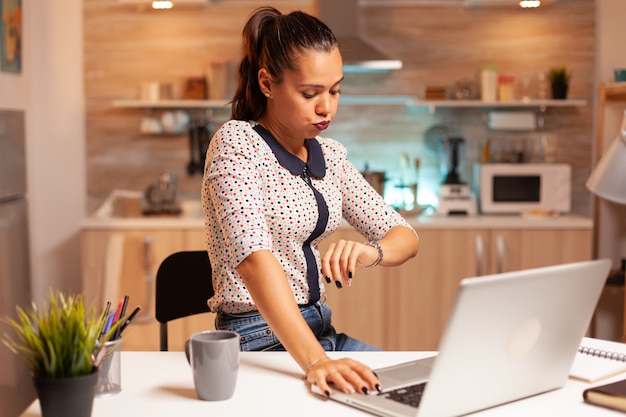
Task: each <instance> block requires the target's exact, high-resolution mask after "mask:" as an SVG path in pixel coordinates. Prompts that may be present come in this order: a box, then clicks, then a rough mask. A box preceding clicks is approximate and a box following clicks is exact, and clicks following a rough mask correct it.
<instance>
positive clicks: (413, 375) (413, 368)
mask: <svg viewBox="0 0 626 417" xmlns="http://www.w3.org/2000/svg"><path fill="white" fill-rule="evenodd" d="M433 362H434V357H432V358H426V359H424V360H419V361H414V362H410V363H405V364H401V365H398V366H392V367H389V368H385V369H382V370H380V371H377V374H378V379H379V380H380V382H381V384H382V386H383V388H384V389H386V390H387V389H389V388H391V387H393V386H394V385H399V384H402V385H406V383H407V382H409V381H410V382H418V381H423V380H426V379H428V376H429V375H430V371H431V369H432V364H433Z"/></svg>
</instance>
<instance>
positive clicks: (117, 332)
mask: <svg viewBox="0 0 626 417" xmlns="http://www.w3.org/2000/svg"><path fill="white" fill-rule="evenodd" d="M128 298H129V297H128V295H125V296H124V298H122V308H121V310H120V315H119V317H118V318H117V320H116V321H119V320H122V319H123V318H124V315H126V308H127V307H128ZM121 327H122V326H121V325H119V326H117V329H115V333H114V335H113V340H116V339H117V338H118V337H120V333H121V331H122V330H121Z"/></svg>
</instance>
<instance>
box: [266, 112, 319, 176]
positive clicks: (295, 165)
mask: <svg viewBox="0 0 626 417" xmlns="http://www.w3.org/2000/svg"><path fill="white" fill-rule="evenodd" d="M254 130H255V131H256V132H257V133H258V134H259V135H261V137H262V138H263V139H264V140H265V142H266V143H267V144H268V146H269V147H270V149H271V150H272V152H273V153H274V156H276V159H278V162H279V163H280V164H281V165H282V166H283V167H285V168H287V169H288V170H289V172H291V173H292V174H293V175H302V172H303V171H304V169H305V168H307V167H308V170H309V173H310V175H311V176H312V177H314V178H324V175H326V161H324V154H323V152H322V146H321V145H320V143H319V142H318V141H317V139H315V138H309V139H304V144H305V145H306V147H307V149H308V150H309V161H308V162H304V161H303V160H302V159H300V158H298V157H297V156H295V155H294V154H292V153H290V152H288V151H287V150H286V149H285V148H283V147H282V145H281V144H280V143H278V141H277V140H276V138H274V136H273V135H272V134H271V133H270V132H269V131H268V130H267V129H265V128H264V127H263V126H261V125H260V124H257V125H256V126H255V127H254Z"/></svg>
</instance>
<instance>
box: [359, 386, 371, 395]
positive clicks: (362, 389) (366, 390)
mask: <svg viewBox="0 0 626 417" xmlns="http://www.w3.org/2000/svg"><path fill="white" fill-rule="evenodd" d="M361 391H363V394H365V395H367V394H369V392H370V390H368V389H367V387H363V388H361Z"/></svg>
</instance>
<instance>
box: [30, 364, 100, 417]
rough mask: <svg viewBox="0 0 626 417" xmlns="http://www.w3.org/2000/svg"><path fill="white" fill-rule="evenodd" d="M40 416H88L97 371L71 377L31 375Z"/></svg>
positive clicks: (96, 380)
mask: <svg viewBox="0 0 626 417" xmlns="http://www.w3.org/2000/svg"><path fill="white" fill-rule="evenodd" d="M33 382H34V384H35V389H36V390H37V396H38V398H39V406H40V407H41V415H42V417H90V416H91V409H92V407H93V400H94V397H95V394H96V383H97V382H98V371H97V370H96V371H94V372H92V373H91V374H89V375H85V376H78V377H72V378H40V377H33Z"/></svg>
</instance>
